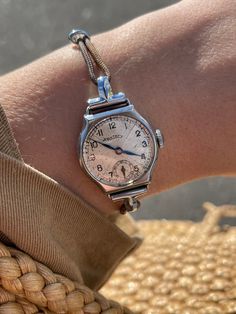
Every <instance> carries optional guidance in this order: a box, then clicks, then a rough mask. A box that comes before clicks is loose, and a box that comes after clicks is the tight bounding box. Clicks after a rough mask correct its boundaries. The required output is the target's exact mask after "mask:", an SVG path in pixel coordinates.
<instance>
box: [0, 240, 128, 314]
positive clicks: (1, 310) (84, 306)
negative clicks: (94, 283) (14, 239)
mask: <svg viewBox="0 0 236 314" xmlns="http://www.w3.org/2000/svg"><path fill="white" fill-rule="evenodd" d="M22 313H27V314H31V313H48V314H49V313H51V314H52V313H68V314H97V313H103V314H123V313H127V314H128V313H130V312H129V311H128V310H127V309H124V308H123V307H121V306H120V305H119V304H118V303H116V302H113V301H108V300H107V299H105V298H104V297H103V296H102V295H101V294H100V293H98V292H94V291H92V290H91V289H89V288H88V287H86V286H84V285H82V284H80V283H78V282H73V281H71V280H69V279H68V278H66V277H64V276H61V275H57V274H54V273H53V272H52V271H51V270H50V269H48V268H47V267H46V266H44V265H42V264H40V263H37V262H35V261H34V260H33V259H31V258H30V257H29V256H28V255H26V254H25V253H22V252H19V251H18V250H15V249H11V248H7V247H6V246H4V245H3V244H0V314H22Z"/></svg>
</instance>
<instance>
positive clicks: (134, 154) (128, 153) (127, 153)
mask: <svg viewBox="0 0 236 314" xmlns="http://www.w3.org/2000/svg"><path fill="white" fill-rule="evenodd" d="M122 153H124V154H126V155H131V156H139V157H141V155H140V154H137V153H134V152H131V151H129V150H125V149H124V150H123V149H122Z"/></svg>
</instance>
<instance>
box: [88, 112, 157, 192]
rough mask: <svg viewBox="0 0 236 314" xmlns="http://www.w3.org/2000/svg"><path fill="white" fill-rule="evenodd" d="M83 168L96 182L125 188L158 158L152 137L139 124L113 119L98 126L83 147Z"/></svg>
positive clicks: (122, 116)
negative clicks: (124, 186)
mask: <svg viewBox="0 0 236 314" xmlns="http://www.w3.org/2000/svg"><path fill="white" fill-rule="evenodd" d="M82 158H83V164H84V166H85V168H86V170H87V171H88V172H89V173H90V175H91V176H92V177H93V178H94V179H96V180H97V181H99V182H101V183H103V184H106V185H110V186H122V185H127V184H130V183H132V182H134V181H136V180H138V179H139V178H141V177H142V176H143V175H144V174H145V173H146V172H147V171H148V170H149V169H150V167H151V165H152V163H153V160H154V158H155V145H154V139H153V135H152V134H151V133H150V131H149V130H148V128H147V127H146V126H145V125H144V124H143V123H142V122H140V121H139V120H136V119H134V118H131V117H129V116H125V115H114V116H110V117H108V118H105V119H104V120H101V121H100V122H98V123H97V124H96V125H95V126H94V127H93V128H92V129H91V130H90V131H89V133H88V134H87V136H86V138H85V141H84V143H83V147H82Z"/></svg>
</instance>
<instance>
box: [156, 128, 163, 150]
mask: <svg viewBox="0 0 236 314" xmlns="http://www.w3.org/2000/svg"><path fill="white" fill-rule="evenodd" d="M156 140H157V144H158V146H159V147H160V148H163V147H164V137H163V135H162V133H161V130H160V129H156Z"/></svg>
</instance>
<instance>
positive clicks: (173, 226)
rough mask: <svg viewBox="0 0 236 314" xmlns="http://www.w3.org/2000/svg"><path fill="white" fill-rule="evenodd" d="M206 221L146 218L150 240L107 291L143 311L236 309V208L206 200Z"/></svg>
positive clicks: (201, 313)
mask: <svg viewBox="0 0 236 314" xmlns="http://www.w3.org/2000/svg"><path fill="white" fill-rule="evenodd" d="M204 207H205V209H206V210H207V214H206V216H205V218H204V220H203V221H202V222H201V223H193V222H190V221H187V222H184V221H165V220H163V221H140V222H138V226H139V228H140V229H141V232H142V234H144V238H145V240H144V242H143V244H142V245H141V247H140V248H139V249H138V250H137V251H136V252H134V254H133V255H132V256H130V257H128V258H126V259H125V260H124V261H123V262H122V263H121V264H120V266H119V267H118V268H117V269H116V271H115V273H114V274H113V276H112V278H111V279H110V280H109V282H108V283H107V284H106V285H105V286H104V287H103V288H102V290H101V292H102V293H103V294H104V295H105V296H106V297H109V298H113V299H115V300H117V301H119V302H120V303H121V304H123V305H126V306H128V307H129V308H130V309H131V310H132V311H133V312H134V313H143V314H168V313H174V314H224V313H231V314H232V313H236V228H235V227H227V226H224V227H223V228H222V229H221V228H220V227H219V226H218V222H219V220H220V218H221V217H222V216H229V217H233V216H236V207H235V206H230V205H228V206H227V205H225V206H221V207H215V206H214V205H213V204H211V203H206V204H204Z"/></svg>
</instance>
